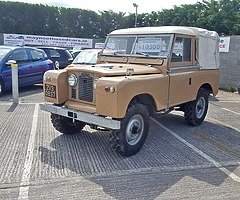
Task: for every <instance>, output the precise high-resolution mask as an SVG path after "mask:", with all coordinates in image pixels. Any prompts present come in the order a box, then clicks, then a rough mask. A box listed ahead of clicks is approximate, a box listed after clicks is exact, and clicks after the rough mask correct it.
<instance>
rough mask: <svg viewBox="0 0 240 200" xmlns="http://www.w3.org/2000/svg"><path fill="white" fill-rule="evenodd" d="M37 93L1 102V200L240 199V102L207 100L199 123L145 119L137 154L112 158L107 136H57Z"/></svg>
mask: <svg viewBox="0 0 240 200" xmlns="http://www.w3.org/2000/svg"><path fill="white" fill-rule="evenodd" d="M41 102H43V93H42V86H41V85H35V86H33V87H28V88H24V89H22V90H21V91H20V104H19V105H18V106H14V105H12V99H11V93H10V92H8V93H5V94H4V95H3V96H1V97H0V152H1V153H0V199H9V200H10V199H11V200H12V199H31V200H35V199H44V200H45V199H64V200H65V199H70V200H72V199H161V200H162V199H166V200H169V199H198V200H199V199H204V200H205V199H233V200H237V199H240V193H239V188H240V123H239V121H240V95H238V94H232V93H228V92H224V91H220V92H219V94H218V95H217V97H211V98H210V105H209V111H208V114H207V117H206V120H205V122H204V123H203V124H202V125H201V126H198V127H191V126H188V125H187V124H186V123H185V120H184V118H183V114H182V113H181V112H175V111H174V112H171V113H170V114H158V115H157V116H156V117H155V118H154V119H151V126H150V132H149V136H148V138H147V140H146V143H145V145H144V147H143V149H142V150H141V151H140V152H139V153H137V154H136V155H134V156H132V157H128V158H125V157H121V156H119V155H117V154H116V153H115V152H114V151H113V150H112V149H111V148H110V145H109V141H108V137H109V132H108V131H96V130H92V129H90V127H88V126H86V127H85V128H84V130H83V131H82V133H81V134H77V135H70V136H66V135H62V134H60V133H59V132H57V131H56V130H55V129H54V128H53V127H52V124H51V121H50V114H49V113H47V112H43V111H41V110H40V109H39V103H41Z"/></svg>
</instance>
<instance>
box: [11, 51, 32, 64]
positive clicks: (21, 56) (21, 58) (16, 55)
mask: <svg viewBox="0 0 240 200" xmlns="http://www.w3.org/2000/svg"><path fill="white" fill-rule="evenodd" d="M8 60H16V61H17V62H18V63H24V62H29V61H30V58H29V56H28V53H27V51H26V50H25V49H17V50H15V51H14V52H13V53H12V54H11V55H10V56H9V57H8Z"/></svg>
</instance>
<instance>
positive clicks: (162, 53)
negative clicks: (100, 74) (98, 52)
mask: <svg viewBox="0 0 240 200" xmlns="http://www.w3.org/2000/svg"><path fill="white" fill-rule="evenodd" d="M171 38H172V34H167V35H166V34H165V35H145V36H142V35H141V36H129V35H128V36H109V37H108V38H107V41H106V44H105V47H104V49H103V55H104V54H105V55H126V56H145V57H148V56H149V57H163V58H165V57H167V55H168V54H169V52H170V47H171V44H170V41H171Z"/></svg>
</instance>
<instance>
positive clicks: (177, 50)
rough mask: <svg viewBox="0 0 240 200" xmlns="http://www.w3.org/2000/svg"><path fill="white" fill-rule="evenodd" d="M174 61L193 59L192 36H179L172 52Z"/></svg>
mask: <svg viewBox="0 0 240 200" xmlns="http://www.w3.org/2000/svg"><path fill="white" fill-rule="evenodd" d="M171 61H172V62H190V61H191V38H181V37H177V38H176V40H175V42H174V47H173V52H172V58H171Z"/></svg>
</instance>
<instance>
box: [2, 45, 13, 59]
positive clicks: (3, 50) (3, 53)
mask: <svg viewBox="0 0 240 200" xmlns="http://www.w3.org/2000/svg"><path fill="white" fill-rule="evenodd" d="M9 51H11V49H8V48H0V61H1V60H2V59H3V58H4V57H5V56H6V55H7V53H8V52H9Z"/></svg>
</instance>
